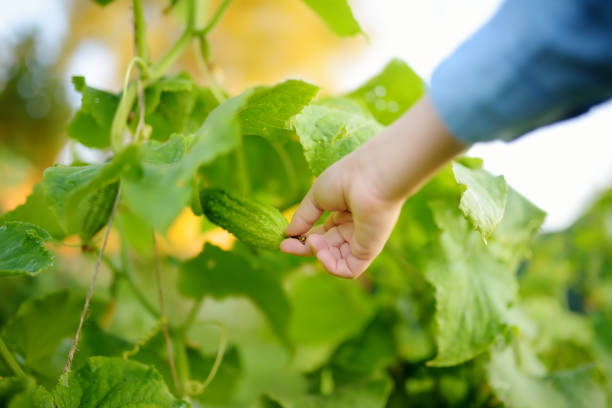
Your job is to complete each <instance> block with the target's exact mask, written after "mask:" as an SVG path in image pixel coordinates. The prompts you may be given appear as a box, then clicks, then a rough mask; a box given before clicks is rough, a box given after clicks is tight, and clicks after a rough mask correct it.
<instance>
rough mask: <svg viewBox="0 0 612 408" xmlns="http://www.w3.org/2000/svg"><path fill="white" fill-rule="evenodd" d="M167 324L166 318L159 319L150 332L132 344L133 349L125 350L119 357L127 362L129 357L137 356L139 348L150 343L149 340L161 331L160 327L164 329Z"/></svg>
mask: <svg viewBox="0 0 612 408" xmlns="http://www.w3.org/2000/svg"><path fill="white" fill-rule="evenodd" d="M167 322H168V321H167V319H166V318H161V319H159V321H158V322H157V323H156V324H155V326H153V328H151V330H150V331H149V332H148V333H147V334H145V335H144V337H143V338H141V339H140V340H138V342H137V343H136V344H134V347H132V348H131V349H130V350H125V351H124V352H123V354H122V355H121V357H123V359H124V360H127V359H129V358H130V357H132V356H134V355H136V354H138V352H139V351H140V348H141V347H143V346H144V345H146V344H147V343H148V342H149V341H151V339H152V338H153V337H155V335H157V333H159V332H160V331H161V329H162V327H164V325H165V324H166V323H167Z"/></svg>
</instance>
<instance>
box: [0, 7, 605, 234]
mask: <svg viewBox="0 0 612 408" xmlns="http://www.w3.org/2000/svg"><path fill="white" fill-rule="evenodd" d="M166 3H167V1H161V0H158V1H149V2H146V4H145V6H146V10H145V13H146V19H147V23H148V27H149V32H148V39H149V42H150V44H151V50H152V54H153V55H152V56H153V58H155V57H156V56H158V55H160V54H161V53H162V52H163V51H164V50H165V49H166V48H167V47H168V46H169V45H170V44H171V43H172V42H173V41H174V39H175V38H176V37H178V36H179V35H180V27H181V24H179V22H178V21H177V20H180V12H175V13H171V14H170V15H165V14H163V13H162V9H163V8H164V7H165V6H166ZM211 3H216V2H215V1H212V2H211ZM130 4H131V2H130V1H128V0H119V1H116V2H115V3H113V4H111V5H109V6H107V7H99V6H97V5H96V4H94V3H93V2H91V1H84V0H81V1H77V0H20V1H19V2H13V1H9V0H0V10H1V12H0V43H1V44H2V47H0V171H1V174H2V177H0V212H4V211H7V210H10V209H12V208H14V207H15V206H17V205H18V204H20V203H22V202H23V201H24V200H25V197H26V195H27V194H28V193H29V192H30V190H31V187H32V185H33V184H34V183H35V182H36V181H38V180H39V178H40V177H41V172H42V170H43V169H44V168H45V167H47V166H49V165H51V164H52V163H53V162H54V161H59V162H65V161H67V160H68V158H69V157H70V155H71V152H74V151H77V152H78V154H79V155H81V156H82V157H87V155H88V154H91V153H90V152H88V151H87V149H85V148H83V147H82V146H79V145H75V144H74V143H68V142H67V139H66V137H65V125H66V123H67V121H68V119H69V117H70V115H71V113H72V112H74V111H75V110H76V109H77V107H78V105H79V103H80V96H79V94H78V93H76V92H75V91H74V90H73V88H72V86H71V84H70V78H71V77H72V76H73V75H84V76H85V77H86V78H87V82H88V84H89V85H91V86H93V87H97V88H102V89H107V90H111V91H113V92H117V91H119V90H120V88H121V83H122V80H123V78H122V75H123V72H124V71H125V68H126V65H127V63H128V61H129V59H130V57H131V56H132V53H133V46H132V41H133V39H132V34H131V31H130V30H131V25H130V23H129V19H130V18H131V13H128V12H126V9H128V8H129V7H130ZM499 4H500V1H499V0H463V1H461V2H457V1H454V0H427V1H425V0H384V1H373V0H353V1H352V2H351V6H352V7H353V10H354V13H355V16H356V18H357V20H358V21H359V22H360V24H361V25H362V27H363V28H364V30H365V31H366V33H367V34H368V38H364V37H358V38H352V39H348V40H347V39H338V38H336V37H335V36H334V34H333V33H332V32H331V31H330V30H329V29H328V28H327V27H326V26H325V25H324V23H323V22H322V21H321V20H320V19H319V18H317V16H315V14H314V13H312V12H311V11H310V10H309V9H308V8H307V7H306V6H305V5H304V4H303V3H301V2H298V1H286V0H240V1H236V2H233V3H232V4H231V6H230V8H229V10H228V13H227V15H226V16H225V17H224V18H223V19H222V21H221V23H220V25H219V27H218V28H216V29H215V30H214V32H213V34H212V36H211V48H212V55H213V56H214V61H213V62H214V64H215V72H214V74H215V75H216V76H217V78H218V80H219V81H220V82H221V83H222V85H223V86H224V87H225V88H226V89H227V90H228V91H229V92H230V93H231V94H235V93H239V92H241V91H242V90H244V89H245V88H246V87H249V86H251V85H254V84H257V83H274V82H277V81H280V80H282V79H285V78H288V77H297V78H303V79H305V80H307V81H311V82H313V83H315V84H317V85H320V86H321V87H322V89H323V90H324V92H328V93H332V92H339V91H344V90H349V89H351V88H353V87H355V86H357V85H359V84H360V83H362V82H363V81H364V80H365V79H367V78H369V77H370V76H372V75H373V74H375V73H376V72H378V71H379V70H380V69H381V68H382V67H383V66H384V64H385V63H386V62H387V61H388V60H389V59H391V58H392V57H399V58H401V59H403V60H405V61H406V62H407V63H408V64H410V65H411V66H412V67H413V68H414V69H415V70H416V71H417V72H418V73H419V74H420V75H421V76H422V77H423V78H425V79H426V80H428V79H429V78H430V76H431V73H432V71H433V70H434V69H435V67H436V65H437V64H438V63H439V62H440V61H441V60H442V59H443V58H444V57H445V56H446V55H448V54H449V53H450V52H452V50H453V49H454V48H455V47H456V46H457V45H458V44H459V43H461V41H463V40H464V39H465V38H467V37H468V36H469V35H470V34H471V33H472V32H473V31H475V30H476V29H477V28H478V27H479V26H480V25H481V24H483V23H484V22H485V21H486V20H487V19H488V18H489V17H490V16H491V15H492V13H494V12H495V10H496V9H497V7H498V6H499ZM213 5H214V4H211V7H212V6H213ZM203 12H206V13H208V12H209V10H203ZM205 17H206V16H205V15H203V16H202V18H205ZM179 69H184V70H186V71H188V72H190V73H191V74H192V75H193V76H194V77H195V78H199V77H198V71H197V69H196V63H195V60H194V58H193V56H192V55H191V54H190V52H187V53H186V55H185V56H184V57H183V58H182V60H181V63H180V64H179ZM199 79H200V80H202V81H203V79H202V78H199ZM611 129H612V104H611V103H608V104H604V105H602V106H600V107H597V108H596V109H593V110H592V111H591V112H590V113H588V114H587V115H584V116H582V117H581V118H578V119H575V120H572V121H569V122H564V123H562V124H558V125H555V126H551V127H548V128H545V129H542V130H539V131H537V132H534V134H532V135H529V136H527V137H524V138H522V139H520V140H519V141H516V142H513V143H510V144H504V143H501V142H500V143H491V144H486V145H477V146H475V147H473V148H472V150H471V151H470V152H469V154H470V155H474V156H479V157H482V158H484V159H485V167H486V168H488V169H489V170H490V171H492V172H494V173H497V174H503V175H504V176H505V177H506V179H507V181H508V182H509V183H510V184H511V185H512V186H514V187H515V188H516V189H517V190H519V191H520V192H521V193H522V194H524V195H525V196H526V197H527V198H529V199H530V200H532V201H533V202H534V203H535V204H536V205H538V206H540V207H541V208H542V209H544V210H545V211H546V212H547V213H548V217H547V220H546V222H545V224H544V228H545V229H546V230H549V231H550V230H557V229H561V228H564V227H567V226H568V225H570V224H571V223H572V222H573V221H574V220H575V219H576V218H577V217H578V215H579V214H580V213H581V212H582V211H583V210H584V209H585V208H586V207H587V206H588V205H589V204H590V202H591V201H592V200H593V199H594V198H595V197H596V196H597V195H598V193H599V192H601V191H603V190H604V189H605V188H607V187H609V186H610V185H612V160H611V154H610V152H612V135H611Z"/></svg>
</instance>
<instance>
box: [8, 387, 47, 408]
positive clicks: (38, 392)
mask: <svg viewBox="0 0 612 408" xmlns="http://www.w3.org/2000/svg"><path fill="white" fill-rule="evenodd" d="M8 408H55V405H54V404H53V397H52V396H51V394H50V393H49V391H47V389H46V388H45V387H43V386H42V385H36V386H34V387H33V388H31V389H28V390H26V391H24V392H22V393H21V394H17V395H16V396H15V397H14V398H13V399H12V400H11V402H10V404H9V405H8Z"/></svg>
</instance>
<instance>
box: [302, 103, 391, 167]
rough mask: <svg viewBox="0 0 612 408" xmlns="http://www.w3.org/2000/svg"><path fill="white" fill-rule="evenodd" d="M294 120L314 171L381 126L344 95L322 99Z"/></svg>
mask: <svg viewBox="0 0 612 408" xmlns="http://www.w3.org/2000/svg"><path fill="white" fill-rule="evenodd" d="M293 124H294V126H295V130H296V133H297V134H298V136H299V138H300V142H301V143H302V146H303V148H304V155H305V156H306V160H307V161H308V164H309V165H310V168H311V170H312V172H313V173H314V174H315V175H319V174H321V173H322V172H323V170H325V169H326V168H327V167H329V166H330V165H331V164H332V163H334V162H335V161H337V160H339V159H341V158H342V157H343V156H345V155H347V154H348V153H350V152H352V151H353V150H355V149H356V148H357V147H359V146H360V145H361V144H363V143H364V142H365V141H367V140H368V139H370V138H371V137H372V136H374V135H376V134H377V133H378V132H380V131H381V130H382V126H381V125H380V124H379V123H378V122H376V120H374V118H372V117H371V116H370V114H369V113H368V112H366V111H365V110H364V109H363V108H362V107H361V106H360V105H359V104H357V103H356V102H353V101H351V100H350V99H343V98H330V99H323V100H321V101H318V102H315V103H313V104H312V105H309V106H307V107H305V108H304V110H303V111H302V113H300V114H298V115H296V116H295V117H294V119H293Z"/></svg>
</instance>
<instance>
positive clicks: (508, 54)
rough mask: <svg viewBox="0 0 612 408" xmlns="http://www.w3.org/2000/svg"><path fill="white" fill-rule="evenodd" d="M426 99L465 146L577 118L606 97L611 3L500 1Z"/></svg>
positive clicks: (610, 79) (610, 83) (611, 54)
mask: <svg viewBox="0 0 612 408" xmlns="http://www.w3.org/2000/svg"><path fill="white" fill-rule="evenodd" d="M429 94H430V98H431V99H432V101H433V104H434V106H435V108H436V110H437V112H438V113H439V114H440V116H441V118H442V120H443V121H444V122H445V124H446V126H447V127H448V128H449V130H450V131H451V132H452V133H453V134H454V135H455V137H456V138H457V139H458V140H459V141H461V142H462V143H464V144H465V145H467V146H469V145H471V144H473V143H476V142H480V141H489V140H495V139H501V140H512V139H515V138H517V137H519V136H521V135H523V134H525V133H526V132H529V131H530V130H533V129H535V128H537V127H540V126H543V125H546V124H550V123H553V122H557V121H560V120H563V119H568V118H571V117H574V116H577V115H579V114H581V113H584V112H585V111H587V110H588V109H589V108H590V107H592V106H594V105H596V104H598V103H600V102H603V101H605V100H607V99H609V98H610V97H612V0H506V1H505V2H504V3H503V5H502V6H501V7H500V9H499V10H498V12H497V13H496V14H495V16H494V17H493V18H492V19H491V20H490V21H489V22H488V23H487V24H486V25H484V26H483V27H482V28H481V29H480V30H479V31H477V32H476V33H475V34H474V35H473V36H472V37H471V38H470V39H468V40H467V41H466V42H465V43H463V44H462V45H461V46H459V48H457V50H456V51H455V52H454V53H453V54H452V55H450V56H449V57H448V58H447V59H446V60H444V61H443V62H442V63H441V64H440V65H439V66H438V68H437V69H436V70H435V71H434V74H433V76H432V80H431V86H430V89H429Z"/></svg>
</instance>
